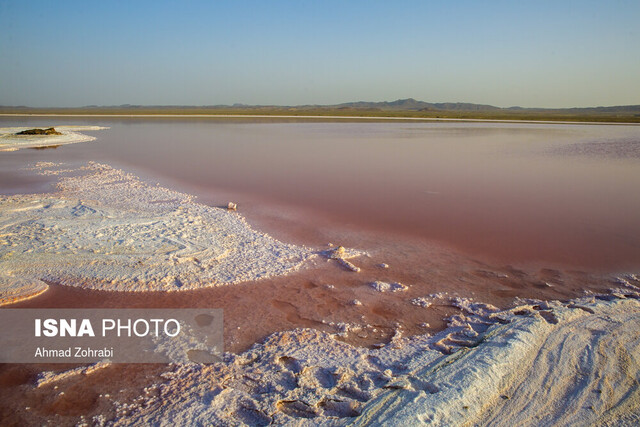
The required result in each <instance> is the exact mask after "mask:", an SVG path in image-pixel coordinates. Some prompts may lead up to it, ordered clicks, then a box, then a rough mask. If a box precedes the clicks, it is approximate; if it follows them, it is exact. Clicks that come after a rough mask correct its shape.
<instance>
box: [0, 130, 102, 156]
mask: <svg viewBox="0 0 640 427" xmlns="http://www.w3.org/2000/svg"><path fill="white" fill-rule="evenodd" d="M27 129H30V128H28V127H9V128H0V151H16V150H19V149H21V148H39V147H54V146H58V145H66V144H75V143H78V142H88V141H93V140H95V139H96V138H95V137H93V136H89V135H84V134H82V133H80V131H93V130H103V129H108V128H106V127H101V126H56V128H55V129H56V130H57V131H58V132H60V133H62V135H16V133H18V132H20V131H23V130H27Z"/></svg>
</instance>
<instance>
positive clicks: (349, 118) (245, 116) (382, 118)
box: [0, 113, 640, 126]
mask: <svg viewBox="0 0 640 427" xmlns="http://www.w3.org/2000/svg"><path fill="white" fill-rule="evenodd" d="M0 117H97V118H101V117H107V118H109V117H113V118H138V117H139V118H210V119H217V118H222V119H224V118H227V119H234V118H238V119H274V120H277V119H299V120H331V121H334V120H335V121H359V120H366V121H390V120H391V121H428V122H488V123H533V124H583V125H589V124H591V125H602V124H607V125H633V126H638V125H640V123H639V122H633V121H630V122H623V121H581V120H577V119H576V120H552V119H540V120H537V119H527V118H522V119H489V118H472V117H469V118H454V117H410V116H392V117H391V116H357V115H355V116H340V115H280V114H161V113H158V114H144V113H143V114H102V113H95V114H92V113H69V114H65V113H0Z"/></svg>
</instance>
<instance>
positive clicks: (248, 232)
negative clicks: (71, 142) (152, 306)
mask: <svg viewBox="0 0 640 427" xmlns="http://www.w3.org/2000/svg"><path fill="white" fill-rule="evenodd" d="M37 167H38V168H39V169H42V170H43V172H45V173H46V172H49V173H55V170H56V168H60V167H61V165H55V164H51V163H43V164H40V165H37ZM72 172H75V174H74V176H71V177H64V178H62V179H61V180H60V181H59V183H58V192H57V193H53V194H28V195H16V196H0V244H1V246H0V271H2V276H0V303H7V302H11V301H15V300H18V299H21V298H26V297H30V296H33V295H35V294H37V293H38V292H42V291H43V290H44V289H45V288H46V285H45V284H44V283H43V281H53V282H56V283H61V284H64V285H71V286H79V287H85V288H92V289H102V290H111V291H154V290H167V291H174V290H185V289H195V288H200V287H204V286H216V285H227V284H233V283H238V282H243V281H248V280H256V279H260V278H266V277H271V276H276V275H282V274H286V273H289V272H291V271H294V270H296V269H298V268H300V267H301V266H302V265H303V263H304V262H305V261H306V260H308V259H310V258H312V257H313V256H314V252H313V251H312V250H310V249H308V248H305V247H301V246H294V245H288V244H284V243H281V242H279V241H277V240H275V239H273V238H271V237H270V236H268V235H266V234H263V233H260V232H257V231H255V230H253V229H251V227H250V226H249V225H248V224H247V223H246V221H245V220H244V218H243V217H242V216H240V215H238V214H237V213H235V212H229V211H227V210H226V209H219V208H213V207H209V206H205V205H202V204H198V203H196V202H195V201H194V200H193V197H192V196H190V195H187V194H183V193H178V192H175V191H172V190H169V189H166V188H162V187H160V186H150V185H148V184H146V183H144V182H142V181H140V180H139V179H138V178H136V177H135V176H133V175H130V174H127V173H125V172H123V171H121V170H117V169H114V168H111V167H110V166H107V165H103V164H98V163H90V164H89V165H87V166H85V167H82V168H80V169H78V170H75V171H72ZM78 173H82V175H81V176H77V174H78Z"/></svg>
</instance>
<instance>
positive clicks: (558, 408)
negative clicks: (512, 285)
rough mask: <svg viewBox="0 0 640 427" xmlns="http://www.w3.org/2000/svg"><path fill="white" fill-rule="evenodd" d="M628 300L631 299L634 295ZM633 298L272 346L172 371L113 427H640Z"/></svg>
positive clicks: (478, 308) (625, 295)
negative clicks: (364, 344) (359, 339)
mask: <svg viewBox="0 0 640 427" xmlns="http://www.w3.org/2000/svg"><path fill="white" fill-rule="evenodd" d="M633 286H634V287H635V285H633ZM638 298H640V294H639V293H638V292H637V291H636V289H632V288H631V287H627V289H623V290H617V291H615V292H613V294H612V295H606V296H591V297H584V298H579V299H575V300H572V301H568V302H564V303H562V302H559V301H554V302H547V301H539V300H521V301H520V303H521V304H520V305H518V306H516V307H513V308H511V309H508V310H498V309H495V307H492V306H490V305H488V304H479V303H474V302H472V301H470V300H468V299H467V300H462V299H456V298H452V299H451V300H450V302H451V303H452V304H453V305H456V306H459V307H460V308H461V309H462V310H464V312H465V315H455V316H453V317H452V318H451V319H450V321H449V328H448V329H446V330H444V331H442V332H440V333H438V334H436V335H434V336H429V335H422V336H414V337H410V338H399V339H394V340H392V341H391V342H390V343H389V344H387V345H385V346H383V347H382V348H380V349H367V348H359V347H354V346H351V345H349V344H346V343H344V342H341V341H338V340H337V339H336V336H334V335H331V334H327V333H325V332H319V331H316V330H313V329H296V330H294V331H287V332H278V333H275V334H273V335H271V336H270V337H268V338H267V339H266V340H265V342H264V343H262V344H256V345H255V346H254V347H253V348H252V349H250V350H249V351H247V352H245V353H243V354H241V355H234V354H227V356H226V358H225V361H224V362H220V363H216V364H212V365H174V366H173V367H172V368H171V369H170V371H169V372H167V373H166V374H164V375H163V376H164V378H165V380H164V381H163V382H160V383H158V384H154V385H150V386H149V387H147V388H146V389H145V390H144V393H143V394H142V395H141V396H140V397H139V399H137V400H136V402H135V403H134V404H125V403H119V402H118V401H115V405H116V407H117V408H118V415H117V417H116V419H115V420H112V421H114V423H113V424H114V425H123V426H124V425H131V424H135V425H138V424H140V425H148V424H151V425H155V424H162V423H165V422H167V420H170V422H171V423H173V424H177V425H207V424H210V423H215V424H216V425H220V426H233V425H242V424H248V425H296V426H312V425H319V424H320V425H402V426H413V425H418V424H429V425H438V426H448V425H500V426H513V425H522V426H539V425H568V424H571V425H594V424H602V425H637V423H638V421H640V412H639V411H640V394H639V392H638V386H637V384H638V382H639V381H640V365H639V363H640V302H639V301H638ZM95 421H97V420H95Z"/></svg>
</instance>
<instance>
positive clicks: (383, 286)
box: [369, 280, 409, 292]
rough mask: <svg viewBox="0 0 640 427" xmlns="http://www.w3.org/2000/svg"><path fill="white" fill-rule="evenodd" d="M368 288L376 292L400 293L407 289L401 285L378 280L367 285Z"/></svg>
mask: <svg viewBox="0 0 640 427" xmlns="http://www.w3.org/2000/svg"><path fill="white" fill-rule="evenodd" d="M369 286H371V287H372V288H373V289H375V290H376V291H378V292H400V291H406V290H407V289H409V287H408V286H406V285H403V284H402V283H387V282H382V281H380V280H376V281H375V282H371V283H369Z"/></svg>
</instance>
